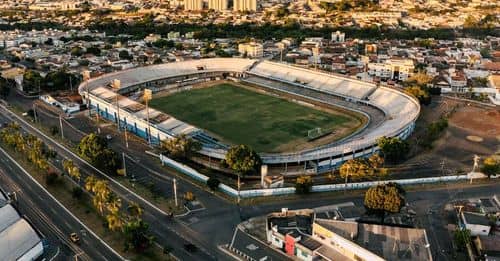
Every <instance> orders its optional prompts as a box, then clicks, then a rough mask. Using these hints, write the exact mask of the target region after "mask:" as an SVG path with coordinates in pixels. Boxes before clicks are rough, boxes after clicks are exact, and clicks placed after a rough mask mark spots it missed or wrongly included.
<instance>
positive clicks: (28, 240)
mask: <svg viewBox="0 0 500 261" xmlns="http://www.w3.org/2000/svg"><path fill="white" fill-rule="evenodd" d="M42 254H43V243H42V239H41V237H40V235H39V234H38V232H37V231H35V229H33V227H32V226H31V225H30V224H29V223H28V221H26V220H25V219H24V218H22V217H21V216H20V215H19V213H18V212H17V210H16V209H15V208H14V207H13V206H12V205H11V204H9V203H8V202H7V197H6V196H5V195H4V194H3V193H2V191H0V260H35V259H37V258H38V257H40V256H41V255H42Z"/></svg>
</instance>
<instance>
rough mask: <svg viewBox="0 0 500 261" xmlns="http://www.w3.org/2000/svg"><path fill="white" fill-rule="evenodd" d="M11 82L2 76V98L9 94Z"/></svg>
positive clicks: (0, 87)
mask: <svg viewBox="0 0 500 261" xmlns="http://www.w3.org/2000/svg"><path fill="white" fill-rule="evenodd" d="M10 87H11V84H10V83H9V81H8V80H7V79H5V78H2V77H0V98H6V97H7V96H9V93H10Z"/></svg>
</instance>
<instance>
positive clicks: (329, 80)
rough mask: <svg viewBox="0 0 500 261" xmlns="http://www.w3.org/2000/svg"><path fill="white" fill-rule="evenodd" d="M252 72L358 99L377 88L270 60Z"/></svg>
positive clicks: (259, 64)
mask: <svg viewBox="0 0 500 261" xmlns="http://www.w3.org/2000/svg"><path fill="white" fill-rule="evenodd" d="M250 73H252V74H254V75H258V76H261V77H266V78H270V79H275V80H281V81H285V82H288V83H294V84H300V85H303V86H305V87H308V88H312V89H315V90H320V91H324V92H328V93H331V94H335V95H339V96H342V97H350V98H354V99H358V100H363V99H365V98H366V97H367V96H368V95H369V94H370V93H371V92H372V91H373V90H374V89H375V88H376V86H375V85H374V84H371V83H366V82H362V81H358V80H354V79H350V78H345V77H343V78H342V77H338V76H334V75H329V74H326V73H321V72H316V71H312V70H307V69H302V68H298V67H293V66H288V65H285V64H280V63H274V62H268V61H264V62H260V63H258V64H257V65H255V66H254V67H252V69H251V70H250Z"/></svg>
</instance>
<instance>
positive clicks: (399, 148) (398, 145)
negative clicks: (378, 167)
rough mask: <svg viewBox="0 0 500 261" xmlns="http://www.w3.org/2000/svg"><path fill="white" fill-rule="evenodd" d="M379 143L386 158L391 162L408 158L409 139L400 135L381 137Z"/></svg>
mask: <svg viewBox="0 0 500 261" xmlns="http://www.w3.org/2000/svg"><path fill="white" fill-rule="evenodd" d="M377 145H378V147H379V148H380V150H381V151H382V155H383V157H384V159H386V160H387V161H391V162H399V161H401V160H403V159H405V158H406V155H407V154H408V152H409V151H410V145H409V144H408V142H407V141H405V140H402V139H400V138H398V137H385V136H383V137H381V138H379V139H378V140H377Z"/></svg>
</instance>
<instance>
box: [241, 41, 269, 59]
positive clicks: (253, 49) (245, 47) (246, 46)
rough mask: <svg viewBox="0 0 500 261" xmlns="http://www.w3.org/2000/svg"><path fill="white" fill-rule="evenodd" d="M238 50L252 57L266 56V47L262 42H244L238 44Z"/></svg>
mask: <svg viewBox="0 0 500 261" xmlns="http://www.w3.org/2000/svg"><path fill="white" fill-rule="evenodd" d="M238 52H239V53H240V54H241V55H245V54H246V56H247V57H251V58H260V57H262V56H264V48H263V46H262V44H260V43H255V42H251V43H242V44H239V45H238Z"/></svg>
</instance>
